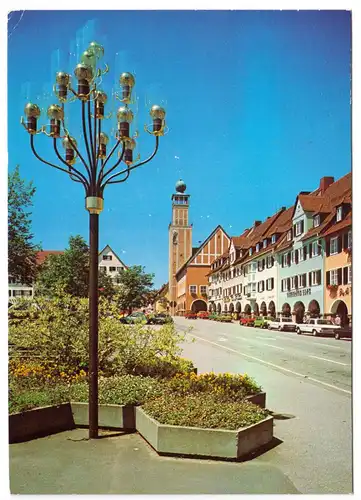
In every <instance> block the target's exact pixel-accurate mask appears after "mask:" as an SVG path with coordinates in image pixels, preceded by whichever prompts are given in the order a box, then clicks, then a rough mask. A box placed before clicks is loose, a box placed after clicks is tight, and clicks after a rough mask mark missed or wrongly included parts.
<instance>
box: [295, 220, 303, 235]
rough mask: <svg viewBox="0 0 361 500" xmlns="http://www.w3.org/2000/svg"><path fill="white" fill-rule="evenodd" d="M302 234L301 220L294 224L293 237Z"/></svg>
mask: <svg viewBox="0 0 361 500" xmlns="http://www.w3.org/2000/svg"><path fill="white" fill-rule="evenodd" d="M302 233H303V220H301V221H299V222H296V224H295V236H300V234H302Z"/></svg>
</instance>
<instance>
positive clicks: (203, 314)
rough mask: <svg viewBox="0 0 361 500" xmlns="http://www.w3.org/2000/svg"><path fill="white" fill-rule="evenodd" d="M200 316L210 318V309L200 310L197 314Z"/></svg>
mask: <svg viewBox="0 0 361 500" xmlns="http://www.w3.org/2000/svg"><path fill="white" fill-rule="evenodd" d="M197 316H198V318H201V319H208V318H209V312H208V311H199V313H198V314H197Z"/></svg>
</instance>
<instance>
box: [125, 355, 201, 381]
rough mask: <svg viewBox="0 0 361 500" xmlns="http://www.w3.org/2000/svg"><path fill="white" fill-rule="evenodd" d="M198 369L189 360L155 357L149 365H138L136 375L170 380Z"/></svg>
mask: <svg viewBox="0 0 361 500" xmlns="http://www.w3.org/2000/svg"><path fill="white" fill-rule="evenodd" d="M195 371H196V368H195V366H194V364H193V362H192V361H191V360H189V359H183V358H180V357H178V356H177V357H173V358H170V357H159V356H157V357H155V358H154V359H153V360H149V362H148V363H147V364H144V365H138V366H137V367H136V369H135V371H134V373H135V375H143V376H150V377H157V378H167V379H170V378H171V377H174V376H175V375H177V374H182V373H194V372H195Z"/></svg>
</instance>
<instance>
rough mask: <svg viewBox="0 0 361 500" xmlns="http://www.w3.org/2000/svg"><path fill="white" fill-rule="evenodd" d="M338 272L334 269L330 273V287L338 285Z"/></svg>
mask: <svg viewBox="0 0 361 500" xmlns="http://www.w3.org/2000/svg"><path fill="white" fill-rule="evenodd" d="M337 277H338V272H337V269H332V270H331V271H330V285H338V279H337Z"/></svg>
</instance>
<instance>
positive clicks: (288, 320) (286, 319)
mask: <svg viewBox="0 0 361 500" xmlns="http://www.w3.org/2000/svg"><path fill="white" fill-rule="evenodd" d="M282 322H283V323H292V320H291V319H288V318H282Z"/></svg>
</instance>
